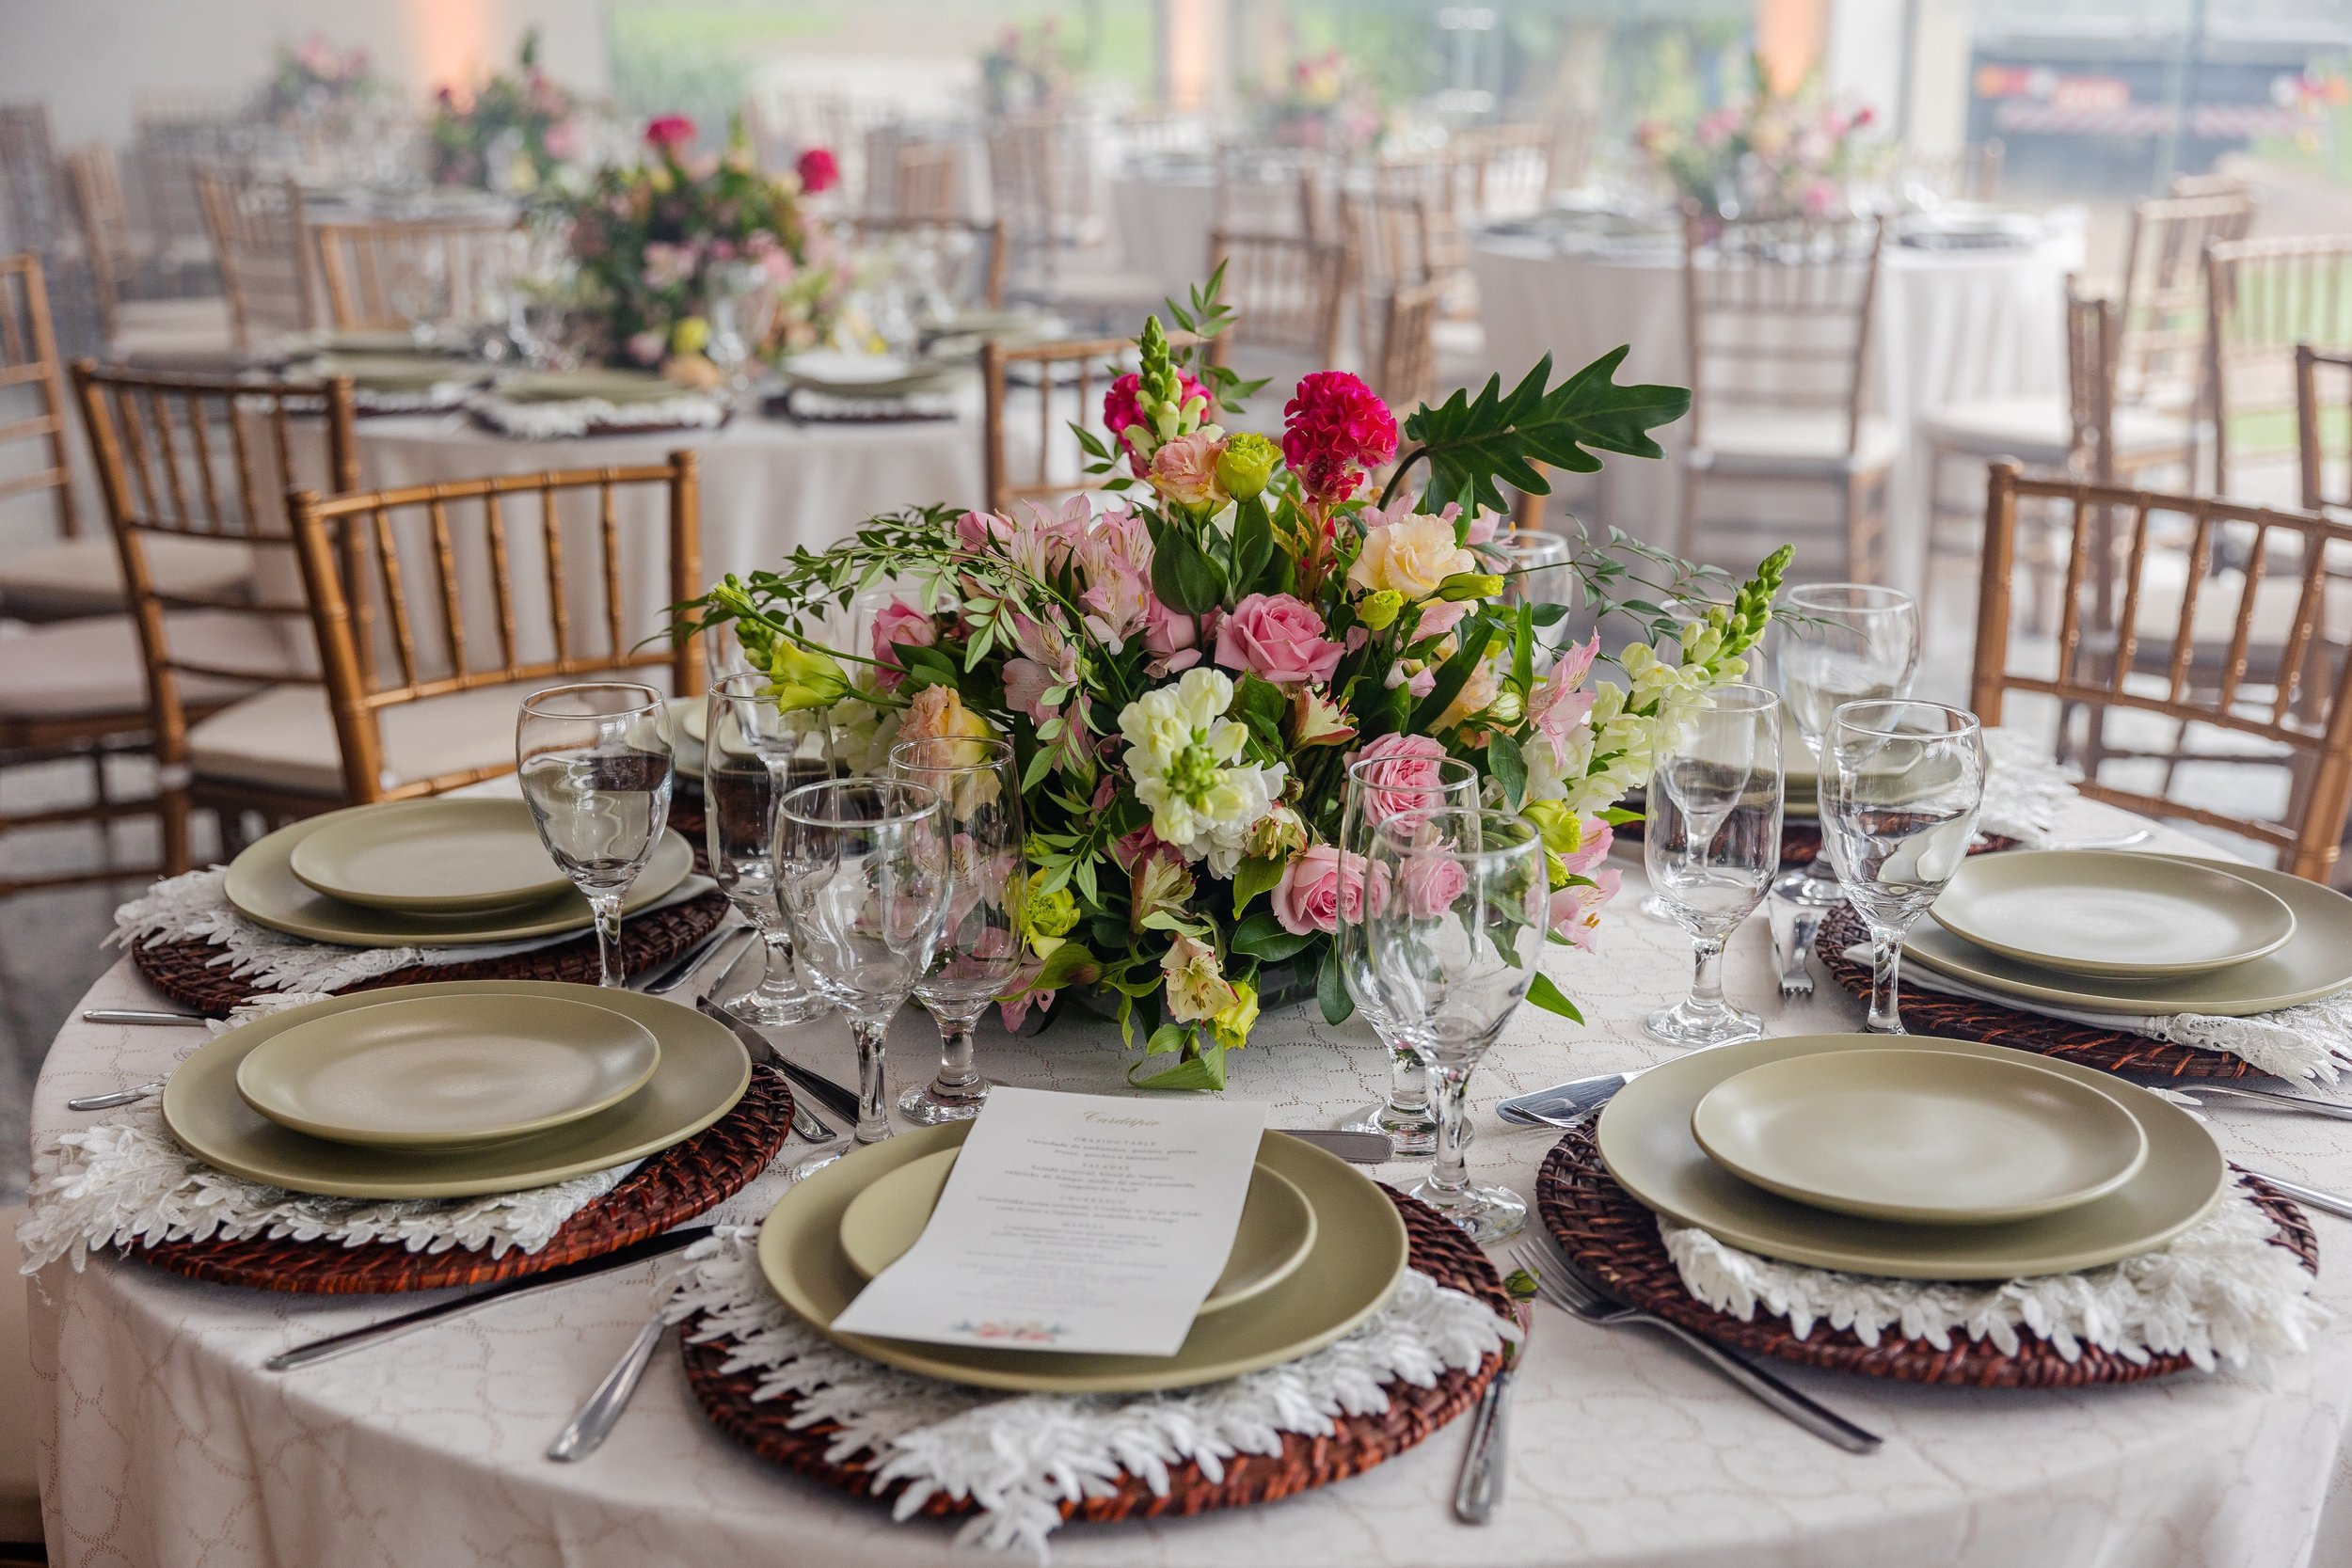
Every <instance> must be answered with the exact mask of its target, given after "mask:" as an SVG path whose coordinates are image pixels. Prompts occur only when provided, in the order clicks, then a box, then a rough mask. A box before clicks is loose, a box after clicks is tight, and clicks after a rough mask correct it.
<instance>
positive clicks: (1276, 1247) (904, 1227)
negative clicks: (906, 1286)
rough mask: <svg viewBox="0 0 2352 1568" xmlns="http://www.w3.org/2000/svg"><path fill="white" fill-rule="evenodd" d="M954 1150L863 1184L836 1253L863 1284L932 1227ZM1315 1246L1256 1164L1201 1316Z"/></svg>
mask: <svg viewBox="0 0 2352 1568" xmlns="http://www.w3.org/2000/svg"><path fill="white" fill-rule="evenodd" d="M956 1152H957V1151H956V1150H954V1149H952V1148H943V1149H941V1150H940V1151H939V1152H938V1153H936V1154H926V1155H924V1156H923V1158H921V1159H920V1160H917V1161H914V1163H913V1164H904V1165H900V1166H899V1167H898V1169H897V1170H894V1171H892V1172H891V1173H890V1174H889V1175H887V1176H884V1177H882V1178H881V1179H880V1180H876V1181H874V1182H872V1183H871V1184H869V1185H868V1186H867V1187H866V1190H865V1191H864V1192H862V1193H860V1194H858V1195H857V1196H856V1197H854V1198H851V1199H850V1206H849V1207H848V1208H847V1209H844V1210H843V1211H842V1212H841V1250H842V1252H843V1254H844V1255H846V1256H847V1257H848V1258H849V1259H850V1267H851V1268H853V1269H855V1270H857V1272H858V1273H859V1274H860V1275H864V1276H865V1277H866V1278H867V1279H871V1278H873V1277H874V1276H875V1275H878V1274H880V1273H882V1270H884V1269H886V1268H888V1267H890V1265H891V1264H893V1263H895V1262H897V1261H898V1258H899V1255H900V1254H902V1253H904V1252H905V1251H906V1250H907V1248H909V1247H911V1246H913V1245H914V1243H915V1239H916V1238H917V1237H919V1236H921V1235H922V1234H923V1228H924V1227H926V1226H928V1225H929V1224H930V1219H931V1211H932V1210H933V1209H935V1208H936V1207H938V1205H939V1195H940V1194H941V1193H942V1192H944V1191H946V1186H947V1175H948V1173H949V1172H950V1171H952V1170H953V1169H954V1168H955V1164H956ZM1314 1244H1315V1212H1314V1208H1313V1206H1312V1205H1311V1204H1310V1203H1308V1201H1307V1199H1306V1196H1305V1195H1304V1194H1302V1193H1301V1192H1299V1190H1298V1189H1297V1188H1296V1187H1295V1186H1294V1185H1292V1184H1291V1182H1290V1181H1289V1180H1287V1179H1286V1178H1284V1177H1283V1176H1281V1175H1280V1174H1279V1172H1277V1171H1275V1170H1274V1169H1273V1168H1272V1167H1271V1166H1269V1165H1267V1164H1265V1163H1264V1162H1263V1161H1260V1162H1259V1164H1258V1167H1257V1170H1256V1172H1255V1174H1253V1175H1252V1176H1251V1177H1250V1180H1249V1193H1248V1196H1247V1197H1246V1198H1244V1199H1243V1201H1242V1210H1241V1224H1240V1227H1239V1228H1237V1229H1236V1230H1235V1231H1234V1233H1233V1250H1232V1252H1231V1253H1230V1254H1228V1255H1227V1257H1226V1259H1225V1272H1224V1273H1223V1274H1221V1275H1217V1278H1216V1284H1215V1285H1213V1286H1211V1287H1210V1289H1209V1295H1208V1299H1207V1300H1206V1301H1203V1302H1202V1303H1201V1304H1200V1315H1201V1316H1203V1317H1206V1316H1207V1315H1208V1314H1210V1313H1212V1312H1222V1311H1224V1310H1225V1309H1226V1308H1227V1307H1234V1306H1238V1305H1240V1304H1241V1303H1242V1302H1245V1301H1248V1300H1251V1299H1253V1298H1254V1297H1257V1296H1260V1295H1263V1294H1264V1293H1265V1292H1266V1291H1270V1290H1272V1289H1274V1287H1275V1286H1277V1285H1279V1284H1280V1283H1281V1282H1282V1281H1283V1280H1285V1279H1288V1278H1289V1277H1290V1276H1291V1275H1292V1274H1293V1273H1294V1272H1295V1270H1296V1269H1297V1268H1298V1265H1299V1264H1301V1263H1303V1262H1305V1261H1306V1259H1307V1254H1308V1252H1309V1251H1311V1249H1312V1248H1313V1246H1314Z"/></svg>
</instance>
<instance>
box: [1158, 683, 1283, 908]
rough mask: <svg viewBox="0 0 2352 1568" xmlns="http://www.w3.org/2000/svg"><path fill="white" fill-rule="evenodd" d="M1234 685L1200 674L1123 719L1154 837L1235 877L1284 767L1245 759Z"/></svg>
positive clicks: (1244, 737)
mask: <svg viewBox="0 0 2352 1568" xmlns="http://www.w3.org/2000/svg"><path fill="white" fill-rule="evenodd" d="M1232 701H1233V683H1232V680H1231V679H1229V678H1228V677H1227V676H1226V675H1225V674H1224V673H1221V672H1219V671H1216V670H1209V669H1192V670H1187V671H1185V672H1184V674H1183V676H1181V677H1180V678H1179V679H1177V680H1175V681H1173V682H1171V683H1170V684H1168V685H1167V686H1163V687H1160V688H1158V689H1155V690H1152V691H1147V692H1145V693H1144V694H1143V695H1142V696H1140V697H1138V698H1136V700H1135V701H1134V702H1132V703H1130V704H1128V705H1127V706H1126V708H1125V709H1124V710H1123V711H1121V712H1120V716H1119V730H1120V735H1122V736H1125V737H1126V740H1127V759H1126V760H1127V770H1128V773H1129V774H1130V775H1131V776H1132V777H1133V778H1134V780H1135V786H1136V800H1140V801H1142V802H1143V804H1144V806H1145V807H1146V809H1148V810H1149V811H1150V812H1151V813H1152V832H1153V833H1154V834H1156V835H1157V836H1158V838H1159V840H1160V842H1161V843H1163V844H1166V845H1168V847H1171V848H1173V849H1175V850H1176V851H1177V852H1178V853H1180V854H1182V855H1183V856H1184V858H1185V859H1186V860H1198V859H1199V858H1200V857H1201V856H1202V855H1204V854H1206V855H1210V856H1211V857H1212V859H1211V864H1210V869H1211V870H1212V871H1215V870H1216V862H1217V861H1218V860H1223V861H1225V862H1226V863H1227V870H1226V871H1225V872H1223V873H1220V875H1230V874H1231V868H1232V865H1234V864H1237V863H1239V862H1240V859H1241V852H1242V847H1243V843H1244V841H1245V840H1246V838H1247V837H1248V832H1249V830H1250V829H1251V828H1252V827H1255V826H1256V825H1257V823H1258V820H1259V819H1260V818H1261V817H1263V816H1265V814H1266V813H1267V812H1268V811H1270V810H1272V809H1273V805H1274V798H1275V797H1276V796H1277V795H1278V794H1279V793H1280V791H1281V785H1282V776H1283V771H1284V770H1283V768H1282V766H1281V765H1280V764H1279V763H1277V764H1275V765H1274V766H1272V767H1261V766H1259V765H1257V764H1254V763H1249V762H1246V761H1244V760H1243V752H1244V751H1245V750H1246V749H1247V748H1248V741H1249V731H1248V727H1247V726H1246V725H1244V724H1242V723H1240V722H1239V721H1235V720H1232V719H1228V718H1226V717H1225V710H1226V708H1227V707H1229V706H1231V705H1232Z"/></svg>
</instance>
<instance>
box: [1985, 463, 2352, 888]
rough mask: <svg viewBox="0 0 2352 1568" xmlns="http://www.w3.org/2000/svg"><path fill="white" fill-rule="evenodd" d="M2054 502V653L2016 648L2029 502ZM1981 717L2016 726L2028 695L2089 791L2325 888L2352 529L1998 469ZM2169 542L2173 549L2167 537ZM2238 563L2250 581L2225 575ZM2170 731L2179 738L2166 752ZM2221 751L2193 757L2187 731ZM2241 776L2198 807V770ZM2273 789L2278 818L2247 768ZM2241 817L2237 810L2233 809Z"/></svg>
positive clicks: (1989, 528) (2339, 773) (2341, 795)
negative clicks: (2265, 852) (2021, 549)
mask: <svg viewBox="0 0 2352 1568" xmlns="http://www.w3.org/2000/svg"><path fill="white" fill-rule="evenodd" d="M2021 502H2026V503H2040V504H2042V505H2043V506H2046V507H2049V508H2054V509H2057V510H2058V512H2059V513H2060V515H2062V516H2063V517H2064V518H2065V520H2066V527H2065V528H2064V530H2063V535H2064V537H2065V538H2066V539H2067V540H2068V542H2069V546H2070V547H2069V549H2068V550H2067V553H2066V557H2065V559H2066V572H2065V582H2064V587H2063V590H2062V594H2061V598H2060V614H2059V621H2058V633H2057V637H2056V639H2055V641H2040V640H2027V639H2019V638H2017V637H2016V636H2015V635H2014V632H2013V628H2012V625H2011V622H2012V598H2011V594H2012V586H2011V583H2012V578H2013V577H2014V575H2015V571H2016V565H2017V552H2016V548H2015V545H2016V539H2017V529H2018V516H2019V511H2020V503H2021ZM2168 541H2176V542H2173V543H2168ZM2347 552H2352V525H2347V524H2344V523H2340V522H2334V521H2330V520H2328V519H2327V518H2325V517H2321V516H2316V515H2312V514H2309V513H2302V512H2286V511H2278V510H2273V509H2270V508H2265V507H2259V506H2249V505H2245V504H2243V503H2239V502H2234V501H2228V500H2221V499H2216V498H2214V497H2211V496H2189V495H2171V494H2164V493H2160V492H2155V491H2147V490H2132V489H2125V488H2122V487H2119V486H2114V485H2104V484H2085V483H2080V482H2078V481H2073V480H2030V479H2025V478H2022V477H2021V476H2020V475H2019V473H2018V471H2017V469H2016V467H2015V466H2014V465H2011V464H1996V465H1994V468H1993V474H1992V482H1991V484H1990V486H1989V487H1988V492H1987V497H1986V503H1985V549H1984V562H1983V574H1982V580H1981V584H1980V588H1979V596H1978V610H1977V650H1976V661H1975V669H1974V673H1973V680H1972V685H1971V698H1970V701H1971V705H1973V706H1974V707H1975V709H1976V711H1977V713H1978V715H1979V718H1981V719H1982V720H1983V721H1984V722H1985V723H1986V724H1987V725H1994V724H2000V723H2003V722H2004V721H2012V720H2011V715H2010V712H2009V702H2010V698H2012V697H2020V698H2026V699H2029V700H2030V701H2029V703H2021V704H2020V707H2021V708H2025V707H2028V706H2030V707H2031V708H2033V709H2034V710H2035V711H2036V712H2038V713H2040V714H2041V715H2042V716H2044V717H2050V718H2054V721H2055V722H2054V728H2055V731H2056V734H2057V736H2058V752H2059V754H2061V755H2069V756H2073V757H2075V758H2077V759H2079V760H2080V762H2081V764H2082V766H2083V768H2084V770H2085V773H2086V778H2085V781H2084V784H2083V785H2082V789H2083V793H2084V794H2086V795H2089V796H2090V797H2092V798H2093V799H2096V800H2106V801H2109V802H2112V803H2113V804H2116V805H2120V806H2124V807H2127V808H2129V809H2131V810H2134V811H2138V812H2144V813H2147V814H2149V815H2151V816H2160V817H2167V818H2171V819H2175V820H2184V821H2191V822H2197V823H2201V824H2203V825H2205V826H2207V827H2211V828H2215V829H2217V830H2220V831H2222V832H2228V833H2232V834H2235V835H2238V836H2240V837H2243V838H2245V839H2247V840H2249V841H2250V842H2252V843H2254V844H2257V845H2262V846H2265V847H2269V848H2270V849H2272V850H2274V851H2275V852H2276V853H2277V855H2278V857H2279V863H2280V867H2281V868H2282V869H2284V870H2287V871H2291V872H2293V873H2294V874H2295V875H2296V876H2298V877H2307V878H2310V879H2313V880H2324V879H2327V878H2328V874H2329V873H2330V871H2331V870H2333V869H2334V867H2335V865H2336V862H2337V858H2338V853H2339V847H2340V846H2341V844H2342V842H2343V839H2344V822H2345V817H2346V814H2347V809H2348V808H2352V658H2347V649H2346V646H2345V642H2344V626H2345V625H2346V620H2345V611H2346V609H2347V606H2346V604H2345V602H2344V601H2345V594H2344V582H2343V580H2342V579H2341V578H2339V577H2338V576H2337V568H2338V567H2339V566H2340V565H2341V563H2342V562H2343V561H2344V559H2345V558H2346V555H2347ZM2230 556H2234V557H2237V558H2238V559H2242V560H2244V561H2246V562H2248V564H2247V565H2246V566H2245V567H2244V568H2243V569H2234V568H2223V567H2218V566H2217V562H2219V561H2220V560H2222V559H2223V558H2225V557H2230ZM2014 721H2015V722H2019V723H2023V722H2025V721H2026V715H2025V714H2022V713H2021V714H2020V715H2018V716H2017V717H2016V719H2015V720H2014ZM2168 730H2169V731H2170V733H2171V736H2172V738H2171V740H2170V741H2169V743H2167V744H2162V745H2158V744H2153V743H2152V742H2153V737H2154V736H2156V735H2157V734H2158V733H2160V732H2164V731H2168ZM2192 731H2196V732H2201V733H2209V734H2210V735H2212V736H2215V737H2217V742H2218V743H2219V749H2217V750H2215V751H2211V752H2192V751H2191V750H2190V749H2189V745H2188V742H2189V737H2190V732H2192ZM2216 768H2226V769H2229V770H2230V782H2229V784H2227V785H2226V786H2225V787H2223V788H2220V789H2217V790H2215V791H2214V792H2213V793H2211V794H2209V795H2204V796H2202V798H2200V797H2199V796H2198V794H2197V793H2196V792H2195V791H2194V789H2193V788H2192V787H2190V784H2191V783H2192V781H2189V780H2185V779H2184V776H2183V775H2184V773H2185V772H2194V773H2199V774H2201V773H2202V772H2203V771H2204V770H2206V769H2216ZM2249 771H2256V772H2265V773H2267V774H2268V775H2269V776H2270V779H2269V782H2270V783H2271V784H2273V785H2275V787H2274V788H2273V789H2272V791H2271V794H2270V799H2269V804H2270V805H2271V806H2273V807H2275V809H2265V802H2264V801H2263V800H2261V798H2260V794H2259V791H2258V789H2257V788H2256V787H2255V786H2254V784H2252V783H2251V781H2249V779H2248V778H2247V777H2246V775H2247V774H2248V773H2249ZM2225 806H2226V807H2228V808H2230V809H2224V808H2225Z"/></svg>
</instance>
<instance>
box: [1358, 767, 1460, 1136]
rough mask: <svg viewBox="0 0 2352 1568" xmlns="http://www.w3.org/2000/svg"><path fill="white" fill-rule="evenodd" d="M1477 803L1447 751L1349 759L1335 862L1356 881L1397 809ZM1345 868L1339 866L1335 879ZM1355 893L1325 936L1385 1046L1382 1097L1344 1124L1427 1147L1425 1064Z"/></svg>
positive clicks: (1434, 1129) (1433, 1129)
mask: <svg viewBox="0 0 2352 1568" xmlns="http://www.w3.org/2000/svg"><path fill="white" fill-rule="evenodd" d="M1476 804H1478V770H1477V769H1476V768H1472V767H1471V766H1470V764H1469V763H1467V762H1463V761H1461V760H1459V759H1458V758H1454V757H1442V758H1438V759H1436V760H1434V761H1433V760H1431V759H1429V758H1425V757H1365V758H1363V759H1361V760H1359V761H1357V762H1354V763H1350V764H1349V765H1348V768H1347V782H1346V785H1345V787H1344V789H1343V792H1342V795H1341V806H1340V840H1339V848H1340V856H1341V863H1342V865H1343V866H1344V867H1347V868H1349V869H1351V870H1353V871H1354V872H1355V874H1356V876H1357V878H1358V886H1359V888H1360V886H1361V873H1362V868H1363V864H1364V855H1365V852H1366V850H1367V849H1368V847H1370V843H1371V835H1372V833H1373V832H1374V831H1375V830H1376V829H1377V828H1378V827H1379V826H1380V824H1381V823H1383V822H1385V821H1387V820H1388V819H1389V818H1390V817H1391V816H1395V815H1396V814H1398V813H1399V812H1406V811H1435V810H1438V809H1439V808H1441V807H1445V806H1474V805H1476ZM1346 882H1347V875H1346V873H1345V872H1343V875H1342V879H1341V885H1342V887H1343V888H1344V887H1345V885H1346ZM1363 916H1364V911H1363V907H1362V902H1361V899H1360V898H1359V899H1357V900H1355V901H1353V902H1351V900H1350V899H1349V898H1347V897H1346V896H1345V895H1344V894H1343V895H1342V897H1341V898H1340V903H1339V914H1338V919H1337V922H1336V929H1335V930H1334V931H1333V933H1332V939H1331V940H1332V942H1334V944H1335V945H1336V946H1337V948H1338V952H1339V963H1340V979H1341V981H1342V983H1343V984H1344V985H1345V986H1346V987H1347V994H1348V995H1349V996H1350V997H1351V998H1353V999H1354V1001H1355V1003H1356V1010H1357V1011H1358V1012H1359V1013H1361V1014H1362V1015H1363V1018H1364V1022H1366V1023H1368V1024H1370V1025H1372V1032H1373V1033H1374V1034H1375V1035H1377V1036H1378V1037H1380V1043H1381V1044H1383V1045H1385V1046H1387V1047H1388V1048H1389V1063H1390V1067H1389V1073H1390V1077H1389V1098H1388V1099H1387V1100H1385V1101H1381V1102H1380V1103H1379V1104H1377V1105H1375V1106H1372V1107H1371V1108H1369V1109H1368V1110H1366V1111H1365V1112H1364V1113H1363V1114H1362V1115H1360V1116H1359V1117H1356V1118H1355V1119H1354V1120H1352V1121H1350V1122H1348V1123H1347V1127H1348V1129H1349V1130H1351V1131H1356V1132H1385V1133H1387V1134H1388V1136H1389V1140H1390V1146H1391V1148H1392V1149H1393V1150H1394V1152H1396V1153H1397V1154H1399V1155H1407V1154H1410V1155H1421V1154H1434V1153H1435V1152H1437V1148H1438V1118H1437V1115H1436V1113H1435V1112H1434V1111H1432V1110H1431V1109H1430V1105H1429V1069H1427V1068H1426V1067H1424V1066H1423V1065H1422V1060H1421V1058H1420V1056H1418V1055H1416V1054H1415V1053H1414V1051H1413V1048H1412V1047H1411V1046H1410V1045H1409V1044H1407V1043H1406V1040H1405V1038H1404V1037H1403V1036H1401V1035H1399V1034H1398V1033H1397V1030H1396V1025H1395V1022H1394V1021H1393V1020H1391V1018H1390V1017H1389V1015H1388V1009H1387V1008H1386V1007H1385V1006H1382V1005H1381V999H1380V990H1379V988H1378V987H1377V986H1375V984H1374V983H1373V975H1372V955H1371V952H1370V949H1369V948H1368V947H1367V946H1366V944H1365V942H1364V918H1363Z"/></svg>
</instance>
